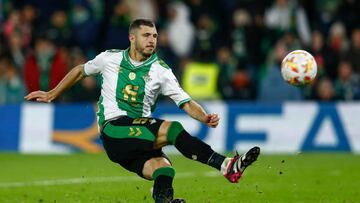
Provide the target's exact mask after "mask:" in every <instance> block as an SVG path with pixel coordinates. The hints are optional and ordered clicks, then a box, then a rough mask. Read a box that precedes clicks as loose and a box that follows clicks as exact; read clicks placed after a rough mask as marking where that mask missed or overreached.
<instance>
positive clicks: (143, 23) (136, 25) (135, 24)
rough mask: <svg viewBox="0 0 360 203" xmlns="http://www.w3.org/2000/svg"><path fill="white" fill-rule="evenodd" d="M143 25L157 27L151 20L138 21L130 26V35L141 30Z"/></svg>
mask: <svg viewBox="0 0 360 203" xmlns="http://www.w3.org/2000/svg"><path fill="white" fill-rule="evenodd" d="M141 25H145V26H149V27H155V24H154V22H153V21H152V20H149V19H142V18H140V19H136V20H134V21H133V22H132V23H131V24H130V26H129V34H130V33H131V32H132V31H133V30H135V29H139V28H140V26H141Z"/></svg>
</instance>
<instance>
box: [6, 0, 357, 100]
mask: <svg viewBox="0 0 360 203" xmlns="http://www.w3.org/2000/svg"><path fill="white" fill-rule="evenodd" d="M359 12H360V1H356V0H315V1H314V0H265V1H264V0H221V1H217V0H184V1H180V0H178V1H176V0H70V1H59V0H47V1H44V0H0V25H1V26H0V104H13V103H20V102H22V101H23V96H24V95H25V94H27V93H28V92H31V91H34V90H39V89H41V90H44V91H46V90H49V89H51V88H53V87H55V86H56V84H57V83H58V82H59V81H60V80H61V79H62V78H63V77H64V76H65V75H66V73H67V72H69V70H70V69H71V68H73V67H75V66H76V65H78V64H82V63H85V62H86V61H88V60H91V59H92V58H94V57H95V56H96V55H97V54H98V53H100V52H102V51H104V50H107V49H126V48H127V47H128V46H129V42H128V26H129V24H130V22H131V21H132V20H133V19H136V18H148V19H152V20H154V22H156V25H157V28H158V33H159V38H158V48H157V53H158V55H159V57H160V58H162V59H163V60H164V61H165V62H166V63H167V64H168V65H169V66H170V67H171V68H172V70H173V72H174V73H175V74H176V75H177V77H178V78H179V81H180V83H182V86H183V87H184V89H185V90H186V91H189V93H190V95H191V96H193V97H194V98H197V99H204V100H209V99H224V100H242V101H259V102H283V101H289V100H316V101H339V100H346V101H352V100H358V99H360V15H359ZM295 49H304V50H307V51H308V52H310V53H311V54H312V55H313V56H314V57H315V59H316V62H317V65H318V77H317V79H316V81H314V82H313V84H312V85H309V86H306V87H302V88H299V87H293V86H290V85H289V84H287V83H286V82H284V81H283V80H282V78H281V74H280V62H281V60H282V59H283V58H284V56H285V55H286V54H287V53H289V52H290V51H292V50H295ZM99 94H100V81H99V78H96V77H87V78H86V79H84V80H83V81H81V82H80V83H79V84H77V85H76V86H75V87H74V88H72V89H71V90H70V91H67V92H66V94H64V95H63V96H62V97H61V98H59V99H57V100H56V102H93V101H97V99H98V97H99Z"/></svg>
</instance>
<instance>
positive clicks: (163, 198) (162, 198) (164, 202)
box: [152, 188, 186, 203]
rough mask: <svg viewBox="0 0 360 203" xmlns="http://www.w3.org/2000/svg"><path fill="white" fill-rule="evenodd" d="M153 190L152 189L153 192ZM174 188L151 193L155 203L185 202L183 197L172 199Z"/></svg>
mask: <svg viewBox="0 0 360 203" xmlns="http://www.w3.org/2000/svg"><path fill="white" fill-rule="evenodd" d="M153 192H154V191H152V193H153ZM173 195H174V190H173V189H172V188H168V189H164V190H161V191H158V195H155V194H154V193H153V197H154V199H155V203H186V201H185V200H184V199H181V198H177V199H173Z"/></svg>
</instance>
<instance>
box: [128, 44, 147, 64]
mask: <svg viewBox="0 0 360 203" xmlns="http://www.w3.org/2000/svg"><path fill="white" fill-rule="evenodd" d="M129 57H130V58H131V59H132V60H134V61H138V62H142V61H145V60H146V59H148V58H149V57H145V56H144V55H142V54H141V53H139V52H137V51H136V49H135V48H133V47H130V50H129Z"/></svg>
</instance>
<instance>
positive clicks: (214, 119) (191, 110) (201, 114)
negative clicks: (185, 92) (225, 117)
mask: <svg viewBox="0 0 360 203" xmlns="http://www.w3.org/2000/svg"><path fill="white" fill-rule="evenodd" d="M182 108H183V109H184V111H185V112H186V113H187V114H188V115H189V116H191V117H192V118H194V119H196V120H198V121H200V122H203V123H205V124H206V125H208V126H209V127H211V128H216V126H217V125H218V124H219V120H220V118H219V116H218V115H217V114H207V113H206V112H205V110H204V108H203V107H202V106H201V105H200V104H198V103H197V102H195V101H194V100H190V101H189V102H186V103H184V104H183V105H182Z"/></svg>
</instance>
